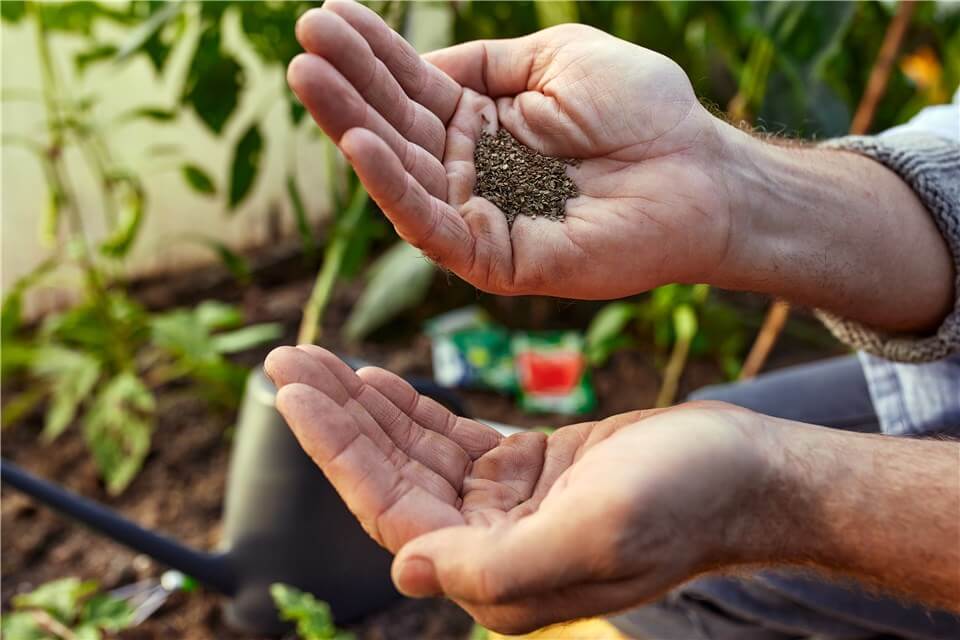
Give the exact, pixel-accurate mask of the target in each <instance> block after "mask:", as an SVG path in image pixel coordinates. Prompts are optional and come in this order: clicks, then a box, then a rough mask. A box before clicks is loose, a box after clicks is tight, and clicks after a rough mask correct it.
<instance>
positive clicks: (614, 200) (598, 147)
mask: <svg viewBox="0 0 960 640" xmlns="http://www.w3.org/2000/svg"><path fill="white" fill-rule="evenodd" d="M298 37H299V39H300V41H301V43H302V44H303V45H304V48H305V49H306V50H307V51H308V52H309V53H308V54H306V55H303V56H300V57H298V58H297V59H296V60H294V62H293V63H291V66H290V71H289V80H290V84H291V86H292V87H293V88H294V90H295V91H296V92H297V94H298V95H299V96H300V98H301V100H303V102H304V104H305V105H306V106H307V107H308V108H309V109H310V111H311V113H312V114H313V116H314V118H315V119H316V121H317V122H318V123H319V124H320V125H321V127H322V128H323V129H324V130H325V131H326V132H327V134H328V135H330V136H331V137H332V138H333V139H334V140H335V141H337V143H338V145H339V146H340V148H341V149H342V150H343V152H344V153H345V154H346V156H347V157H348V159H349V160H350V161H351V163H352V164H353V165H354V167H355V169H356V171H357V173H358V175H359V176H360V178H361V180H362V181H363V183H364V185H365V187H366V188H367V190H368V191H369V192H370V194H371V195H372V196H373V197H374V199H375V200H376V201H377V203H378V204H379V205H380V207H381V208H382V209H383V211H384V213H386V215H387V216H388V217H389V218H390V219H391V221H392V222H393V223H394V226H395V227H396V229H397V231H398V232H399V233H400V235H401V236H402V237H403V238H404V239H406V240H408V241H409V242H411V243H412V244H414V245H416V246H418V247H420V248H421V249H422V250H423V251H424V252H425V253H426V254H427V255H429V256H430V257H432V258H434V259H435V260H437V261H438V262H439V263H440V264H442V265H443V266H445V267H447V268H449V269H451V270H452V271H454V272H455V273H457V274H458V275H460V276H461V277H463V278H464V279H466V280H467V281H469V282H471V283H473V284H474V285H476V286H477V287H479V288H481V289H483V290H486V291H491V292H495V293H501V294H525V293H539V294H546V295H562V296H565V297H576V298H611V297H618V296H624V295H629V294H632V293H637V292H639V291H643V290H646V289H649V288H652V287H654V286H657V285H659V284H663V283H665V282H672V281H681V282H683V281H696V280H698V279H701V278H702V277H703V275H704V274H708V273H710V272H711V271H712V270H713V269H714V268H716V267H717V265H718V264H719V263H720V262H721V261H722V260H723V258H724V256H725V253H726V247H727V242H728V237H729V220H728V218H729V215H728V211H727V209H726V207H725V205H724V202H725V194H724V193H723V192H722V189H721V188H719V186H718V185H720V184H722V180H721V177H720V176H719V175H718V174H717V173H716V172H717V171H719V170H720V168H718V167H717V165H716V163H713V162H710V160H709V158H710V157H713V156H712V155H711V154H715V153H716V152H717V151H716V146H717V144H719V143H718V142H717V134H716V130H715V126H716V125H715V119H714V118H712V116H710V115H709V114H708V113H707V112H706V110H705V109H704V108H703V107H702V106H701V105H700V104H699V103H698V102H697V100H696V97H695V95H694V93H693V90H692V88H691V86H690V83H689V81H688V80H687V78H686V76H685V74H684V73H683V71H682V70H681V69H680V68H679V67H678V66H677V65H676V64H675V63H673V62H672V61H670V60H669V59H667V58H665V57H663V56H661V55H659V54H656V53H654V52H652V51H649V50H646V49H643V48H641V47H637V46H634V45H631V44H629V43H627V42H624V41H621V40H618V39H616V38H613V37H611V36H609V35H607V34H604V33H602V32H600V31H597V30H595V29H591V28H589V27H585V26H581V25H563V26H560V27H554V28H551V29H547V30H544V31H541V32H538V33H536V34H533V35H531V36H528V37H525V38H518V39H514V40H490V41H477V42H471V43H467V44H463V45H458V46H456V47H451V48H449V49H444V50H441V51H438V52H434V53H432V54H429V55H428V56H426V57H425V59H422V58H421V57H420V56H419V55H417V53H416V52H415V51H414V50H413V49H412V47H410V45H409V44H408V43H406V42H405V41H404V40H403V39H402V38H400V36H399V35H397V34H396V33H394V32H393V31H391V30H390V29H389V28H388V27H387V26H386V25H385V24H384V23H383V22H382V21H381V20H380V19H379V18H378V17H377V16H376V14H374V13H373V12H372V11H370V10H368V9H366V8H364V7H362V6H360V5H357V4H354V3H351V2H343V1H340V0H335V1H334V2H328V3H327V4H325V5H324V8H323V9H319V10H314V11H311V12H308V13H307V14H305V15H304V17H303V18H302V19H301V21H300V23H299V24H298ZM501 126H502V127H505V128H506V129H507V130H508V131H510V133H512V134H513V135H514V136H515V137H516V138H517V139H518V140H520V141H521V142H523V143H524V144H526V145H528V146H531V147H533V148H535V149H537V150H539V151H541V152H543V153H546V154H547V155H552V156H559V157H573V158H579V159H581V160H582V162H581V163H580V165H579V166H577V167H571V168H569V169H568V172H569V174H570V176H571V177H572V178H573V180H574V181H575V182H576V183H577V185H578V187H579V189H580V193H581V195H580V197H578V198H575V199H572V200H570V201H568V203H567V210H566V220H565V222H564V223H562V224H558V223H556V222H553V221H549V220H545V219H540V218H538V219H533V218H530V217H526V216H520V217H518V219H517V220H516V221H515V223H514V225H513V227H512V228H508V226H507V223H506V220H505V218H504V216H503V214H502V213H501V212H500V211H499V210H498V209H497V208H496V207H495V206H494V205H492V204H491V203H490V202H488V201H486V200H484V199H482V198H480V197H477V196H473V195H472V193H473V188H474V184H475V179H476V175H475V168H474V164H473V152H474V147H475V144H476V141H477V139H478V138H479V135H480V132H481V130H482V129H484V128H486V129H487V130H490V131H493V130H496V129H497V128H498V127H501Z"/></svg>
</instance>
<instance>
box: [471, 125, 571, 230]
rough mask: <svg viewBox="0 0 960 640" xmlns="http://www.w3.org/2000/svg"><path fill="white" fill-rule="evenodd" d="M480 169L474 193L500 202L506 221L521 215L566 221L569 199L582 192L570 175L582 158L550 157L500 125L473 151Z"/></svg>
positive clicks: (482, 134) (480, 141)
mask: <svg viewBox="0 0 960 640" xmlns="http://www.w3.org/2000/svg"><path fill="white" fill-rule="evenodd" d="M473 162H474V165H475V166H476V168H477V186H476V188H475V189H474V192H475V193H476V194H477V195H478V196H480V197H481V198H486V199H487V200H489V201H490V202H492V203H493V204H495V205H497V207H499V208H500V210H501V211H503V214H504V215H505V216H506V218H507V224H509V225H511V226H512V225H513V221H514V220H515V219H516V217H517V216H519V215H524V216H530V217H531V218H538V217H543V218H546V219H548V220H558V221H560V220H563V218H564V215H565V209H566V204H567V199H568V198H576V197H577V196H578V195H580V190H579V189H578V188H577V185H576V184H575V183H574V182H573V180H571V179H570V177H569V176H568V175H567V172H566V170H567V166H568V165H576V164H578V163H579V160H570V159H564V158H551V157H549V156H545V155H543V154H542V153H540V152H538V151H536V150H535V149H531V148H530V147H527V146H525V145H523V144H521V143H520V141H518V140H517V139H516V138H514V137H513V136H512V135H510V133H509V132H508V131H507V130H506V129H503V128H501V129H500V130H499V131H497V133H496V134H492V133H489V132H487V131H484V132H483V133H481V134H480V140H479V141H478V142H477V148H476V149H475V150H474V153H473Z"/></svg>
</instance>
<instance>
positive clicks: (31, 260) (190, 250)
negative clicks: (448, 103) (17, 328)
mask: <svg viewBox="0 0 960 640" xmlns="http://www.w3.org/2000/svg"><path fill="white" fill-rule="evenodd" d="M446 15H447V14H446V11H445V9H444V8H443V7H442V5H417V7H416V8H415V11H414V19H413V20H412V27H411V34H410V35H411V40H413V41H414V43H415V44H416V45H418V48H420V49H421V50H426V49H430V48H433V47H436V46H441V45H443V44H444V43H445V42H446V41H447V38H448V33H449V28H448V24H447V22H446V20H445V17H446ZM238 23H239V20H238V19H237V16H236V15H230V16H228V24H227V26H226V29H225V36H224V37H225V46H226V48H228V49H229V50H230V51H231V52H232V53H234V54H235V55H236V56H237V58H238V59H239V60H240V61H241V63H242V64H243V66H244V69H245V72H246V74H247V78H248V90H247V91H246V93H245V94H244V95H243V96H242V100H241V103H240V106H239V108H238V110H237V112H235V113H234V115H233V117H232V118H231V119H230V121H229V122H228V123H227V126H226V127H225V129H224V131H223V133H222V135H221V137H219V138H218V137H217V136H215V135H213V134H211V133H210V132H209V131H208V130H207V129H206V128H205V127H204V125H203V124H202V123H201V122H199V121H198V120H197V118H196V117H195V116H194V115H193V114H192V113H185V114H183V115H182V116H181V117H180V118H179V119H178V120H177V121H175V122H172V123H169V124H157V123H150V122H134V123H130V124H127V125H123V126H118V125H116V123H115V122H114V120H115V118H116V116H117V114H120V113H123V112H125V111H127V110H128V109H131V108H134V107H138V106H147V105H149V106H163V107H169V106H171V105H173V104H174V101H175V100H176V97H177V96H178V95H179V92H180V86H181V84H182V81H183V77H184V75H185V73H186V65H187V63H188V62H189V56H190V54H191V52H192V50H193V47H194V45H195V41H196V37H197V33H196V29H195V27H194V28H192V29H190V30H188V32H187V33H186V34H185V35H184V37H183V38H182V41H181V42H180V43H179V44H178V45H177V47H176V48H175V50H174V52H173V54H172V57H171V59H170V60H169V61H168V63H167V67H166V69H165V72H164V75H163V76H162V77H158V76H156V74H155V73H154V71H153V67H152V66H151V65H150V63H149V62H148V61H147V60H146V59H145V58H142V57H140V58H136V59H133V60H131V61H130V62H128V63H127V64H126V65H122V66H115V65H112V64H101V65H97V66H95V67H92V68H90V69H89V70H88V71H87V73H86V74H85V75H83V76H79V75H77V74H76V73H75V72H74V71H73V64H72V59H73V53H75V52H76V51H78V50H79V49H80V48H81V45H82V42H81V41H80V40H79V39H76V38H70V37H64V36H57V37H56V39H55V40H54V47H53V48H54V52H55V56H56V62H57V66H58V68H59V70H60V71H61V75H62V77H63V81H62V84H63V86H64V88H65V90H66V91H68V92H69V93H70V94H71V95H83V94H86V93H92V94H94V95H97V96H99V97H100V98H101V100H100V106H99V107H98V108H97V111H96V119H97V121H98V123H99V124H100V125H101V126H104V127H106V129H107V132H108V135H107V137H108V141H109V144H110V147H111V150H112V152H113V153H114V154H115V156H116V157H117V158H118V159H119V160H120V161H121V163H122V164H125V165H127V166H129V167H131V168H133V169H134V170H135V171H136V172H137V173H138V174H140V175H141V176H142V177H143V179H144V181H145V183H146V187H147V191H148V197H149V209H148V215H147V219H146V222H145V226H144V228H143V230H142V233H141V235H140V237H139V240H138V242H137V245H136V246H135V248H134V251H133V253H132V255H131V257H130V258H129V263H128V267H129V270H130V271H131V272H132V273H134V274H145V273H156V272H158V271H166V270H174V271H175V270H177V269H183V268H185V267H189V266H191V265H196V264H198V263H202V262H206V261H209V260H211V259H213V258H212V255H211V254H210V253H209V252H208V251H206V250H204V249H202V248H200V247H198V246H195V245H191V244H189V243H185V242H178V241H177V239H178V236H181V235H182V234H184V233H194V234H195V233H199V234H205V235H208V236H212V237H215V238H217V239H219V240H221V241H223V242H226V243H227V244H229V245H230V246H233V247H236V248H242V247H246V246H251V245H256V244H257V243H258V242H261V241H263V240H264V239H265V237H266V231H267V219H268V218H267V214H268V212H269V211H270V210H271V209H276V208H277V207H279V208H280V210H281V211H282V215H281V219H282V220H283V223H284V225H285V228H287V229H290V228H291V226H292V216H291V215H290V214H289V211H288V209H287V202H286V198H285V191H284V176H285V171H286V163H287V162H288V158H289V154H290V153H291V152H292V149H295V153H296V162H297V165H298V177H299V182H300V185H301V189H302V191H303V193H304V197H305V199H306V204H307V209H308V211H309V212H310V215H311V216H312V217H313V218H314V219H317V218H320V217H322V216H324V215H327V214H328V213H329V212H328V204H327V197H326V193H327V188H326V185H325V184H324V176H325V175H326V172H325V170H324V166H323V158H324V150H323V143H322V141H321V139H320V137H319V136H318V135H316V131H315V130H314V127H313V124H312V122H310V121H309V120H308V119H305V120H304V122H303V123H302V126H301V127H300V128H298V129H296V130H294V129H292V128H291V126H290V125H289V119H288V117H287V109H288V107H287V104H286V102H285V101H283V100H281V99H280V96H281V90H282V88H283V83H284V77H283V72H282V70H281V69H279V68H278V67H272V68H264V67H263V66H262V65H260V64H259V60H258V59H257V57H256V56H255V55H254V54H253V53H252V51H251V50H250V48H249V46H248V45H247V43H246V41H245V40H244V39H243V37H242V35H241V31H240V29H239V24H238ZM98 35H101V36H103V37H104V39H106V40H109V41H113V42H115V41H120V40H122V35H123V34H122V33H121V32H119V31H117V30H116V29H115V28H111V26H110V25H108V24H100V25H98ZM0 36H2V72H3V76H2V85H3V89H4V92H7V91H8V90H10V89H17V90H20V89H27V90H39V89H40V86H41V84H40V76H39V64H38V60H37V55H36V48H35V44H34V34H33V28H32V25H31V24H30V23H29V22H26V21H24V22H22V23H20V24H17V25H10V24H8V23H3V25H2V32H0ZM291 37H293V36H292V34H291ZM264 109H266V112H267V115H266V117H265V119H263V120H261V121H262V122H263V133H264V137H265V148H264V154H263V160H262V167H261V171H260V174H259V176H258V178H257V182H256V184H255V187H254V190H253V192H252V194H251V195H250V196H249V197H248V198H247V200H246V201H245V202H244V203H243V205H242V206H241V207H240V208H239V209H238V210H237V211H236V212H234V213H233V214H232V215H231V214H228V213H227V212H226V211H225V206H224V204H223V203H224V201H225V200H224V197H223V193H222V190H223V189H225V188H226V182H227V173H228V171H229V162H230V152H231V150H232V147H233V144H234V143H235V142H236V140H237V139H238V138H239V137H240V136H241V135H242V134H243V132H244V131H245V130H246V128H247V127H248V126H249V125H250V124H251V123H252V122H253V121H255V120H256V118H257V117H258V116H257V114H258V112H261V111H262V110H264ZM42 117H43V114H42V109H41V107H40V105H38V104H36V103H31V102H20V101H4V102H3V112H2V121H0V130H2V131H3V133H4V134H9V133H13V134H19V135H23V134H27V133H32V134H40V133H41V132H42V128H41V127H42ZM157 144H163V145H170V144H174V145H178V146H180V147H181V148H182V151H181V153H182V156H183V159H189V160H190V161H192V162H196V163H197V164H198V165H200V166H202V167H204V168H205V169H206V170H207V171H208V172H209V173H210V174H211V175H212V176H213V177H214V178H215V180H216V183H217V186H218V188H220V189H221V194H220V196H219V197H217V198H206V197H203V196H201V195H198V194H195V193H194V192H192V191H191V190H190V189H189V188H188V187H187V186H186V184H185V183H184V181H183V179H182V177H181V176H180V173H179V169H178V168H179V165H180V163H181V161H182V160H181V159H180V158H178V157H165V158H162V159H161V158H157V157H151V154H149V153H148V149H149V148H150V147H152V146H154V145H157ZM68 162H69V167H70V171H71V177H72V181H73V183H74V184H75V185H76V188H77V191H78V192H79V194H80V200H81V202H82V204H83V210H84V224H85V225H86V226H87V227H88V228H89V229H90V231H91V234H92V235H93V236H94V237H97V236H99V235H100V234H101V233H102V230H103V225H102V219H101V210H100V208H99V204H98V194H97V191H96V188H95V184H94V182H93V181H92V179H91V178H90V176H89V175H85V174H84V171H83V167H84V165H83V163H82V162H81V161H80V158H79V157H77V156H76V154H71V155H70V156H69V157H68ZM0 173H2V223H0V224H2V226H0V236H2V284H3V288H4V290H6V289H7V287H9V286H10V284H11V283H12V282H14V281H15V280H16V279H17V278H18V277H19V276H20V275H22V274H24V273H26V272H28V271H29V270H30V269H31V268H32V267H33V266H34V265H36V264H37V263H38V262H39V261H40V260H42V259H43V258H44V257H45V256H46V255H48V253H49V251H50V248H49V247H46V246H44V245H43V243H42V242H41V241H40V233H39V216H41V215H42V212H43V210H44V207H45V202H46V197H47V196H46V192H47V189H46V185H45V182H44V179H43V173H42V171H41V167H40V165H39V163H38V162H37V160H36V158H34V157H33V156H32V155H31V154H30V153H29V152H28V151H26V150H23V149H21V148H18V147H14V146H10V145H4V147H3V150H2V164H0ZM54 284H56V283H54ZM63 284H65V283H64V282H63V281H62V279H61V282H60V284H59V286H58V287H51V288H50V290H47V291H39V292H38V293H37V294H36V295H35V296H34V297H33V299H32V301H31V304H30V307H31V308H33V309H38V308H44V307H47V306H49V305H50V304H51V303H53V302H54V301H55V300H57V299H59V298H61V297H62V291H63Z"/></svg>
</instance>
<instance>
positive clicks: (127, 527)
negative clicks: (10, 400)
mask: <svg viewBox="0 0 960 640" xmlns="http://www.w3.org/2000/svg"><path fill="white" fill-rule="evenodd" d="M0 481H2V482H3V483H4V484H6V485H9V486H11V487H13V488H15V489H19V490H20V491H22V492H23V493H25V494H27V495H28V496H30V497H32V498H34V499H36V500H38V501H40V502H42V503H43V504H45V505H47V506H49V507H51V508H53V509H55V510H57V511H59V512H61V513H63V514H64V515H67V516H69V517H71V518H73V519H75V520H78V521H80V522H82V523H84V524H86V525H87V526H89V527H91V528H92V529H95V530H96V531H99V532H100V533H102V534H104V535H105V536H107V537H108V538H111V539H112V540H116V541H117V542H119V543H120V544H122V545H124V546H127V547H129V548H131V549H133V550H135V551H139V552H140V553H144V554H146V555H148V556H150V557H151V558H154V559H156V560H158V561H159V562H161V563H163V564H165V565H167V566H169V567H172V568H174V569H177V570H179V571H182V572H183V573H186V574H187V575H189V576H192V577H194V578H196V579H197V580H198V581H200V582H202V583H203V584H205V585H207V586H208V587H211V588H213V589H216V590H217V591H219V592H220V593H222V594H224V595H227V596H231V595H233V593H234V591H236V587H237V585H236V577H235V576H234V572H233V568H232V567H231V565H230V559H229V556H228V555H226V554H211V553H205V552H203V551H198V550H196V549H191V548H190V547H187V546H185V545H183V544H180V543H179V542H177V541H175V540H173V539H171V538H168V537H166V536H162V535H160V534H158V533H155V532H153V531H149V530H147V529H144V528H143V527H141V526H139V525H138V524H136V523H134V522H131V521H130V520H127V519H126V518H124V517H123V516H121V515H120V514H118V513H117V512H116V511H113V510H112V509H108V508H107V507H104V506H102V505H100V504H97V503H96V502H94V501H93V500H89V499H87V498H84V497H83V496H79V495H77V494H75V493H73V492H71V491H67V490H66V489H63V488H61V487H59V486H57V485H55V484H53V483H52V482H47V481H46V480H43V479H41V478H38V477H37V476H35V475H33V474H31V473H29V472H28V471H26V470H24V469H22V468H20V467H19V466H17V465H16V464H14V463H12V462H10V461H9V460H6V459H4V458H0Z"/></svg>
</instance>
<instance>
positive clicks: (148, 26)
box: [116, 2, 183, 62]
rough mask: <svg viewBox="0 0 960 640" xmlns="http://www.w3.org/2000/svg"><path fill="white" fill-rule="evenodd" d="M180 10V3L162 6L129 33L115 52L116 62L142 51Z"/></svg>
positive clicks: (181, 5) (181, 6) (181, 7)
mask: <svg viewBox="0 0 960 640" xmlns="http://www.w3.org/2000/svg"><path fill="white" fill-rule="evenodd" d="M182 9H183V4H182V3H180V2H167V3H164V4H162V5H161V8H160V10H159V11H157V12H156V13H154V14H153V15H151V16H150V17H149V18H147V19H146V20H145V21H144V22H142V23H141V24H140V25H138V26H137V27H136V28H135V29H133V30H132V31H131V32H130V35H129V36H128V38H127V40H126V42H124V43H123V45H122V46H121V47H120V49H119V51H118V52H117V56H116V60H117V62H123V61H125V60H126V59H128V58H129V57H130V56H132V55H133V54H135V53H137V52H138V51H143V50H144V49H145V48H146V46H147V44H148V43H149V42H150V40H151V39H154V38H156V36H158V35H159V33H160V31H161V30H162V29H163V28H164V27H165V26H166V25H167V24H169V23H170V22H172V21H173V19H174V18H176V17H177V15H179V13H180V11H181V10H182Z"/></svg>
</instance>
